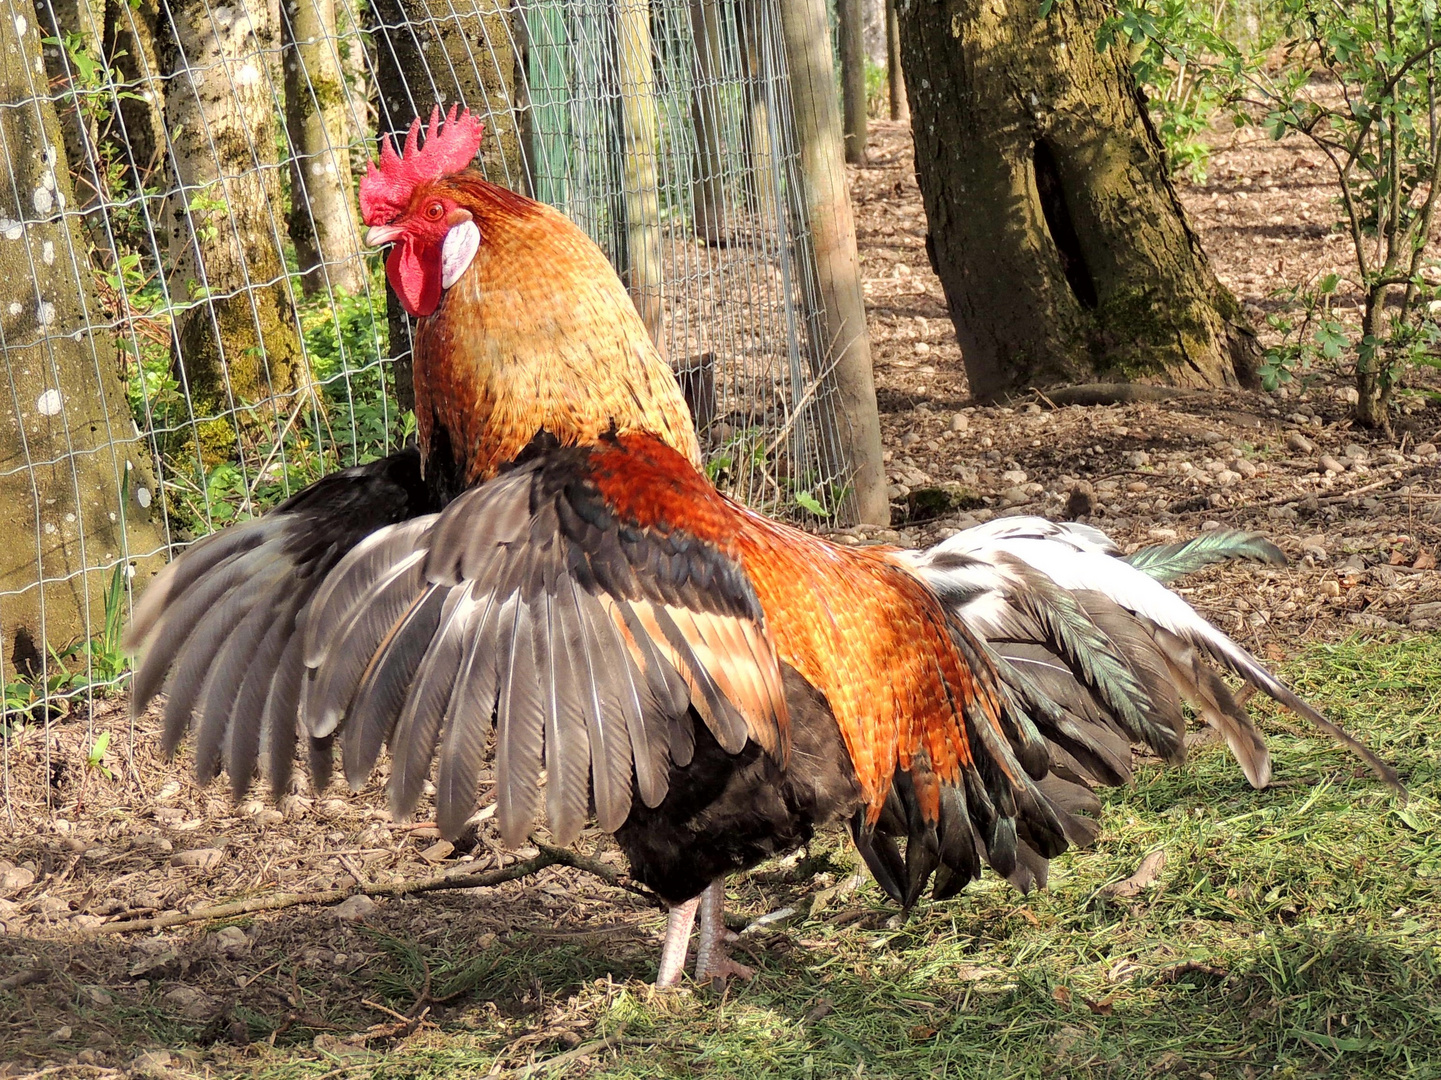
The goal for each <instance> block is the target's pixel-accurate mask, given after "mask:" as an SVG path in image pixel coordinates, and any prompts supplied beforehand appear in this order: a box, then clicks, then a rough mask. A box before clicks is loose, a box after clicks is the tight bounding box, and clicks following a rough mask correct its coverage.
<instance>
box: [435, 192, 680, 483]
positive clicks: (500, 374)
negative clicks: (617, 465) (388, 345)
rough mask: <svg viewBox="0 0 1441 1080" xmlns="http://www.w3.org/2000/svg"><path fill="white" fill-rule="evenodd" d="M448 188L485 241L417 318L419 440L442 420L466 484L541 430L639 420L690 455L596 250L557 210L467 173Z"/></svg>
mask: <svg viewBox="0 0 1441 1080" xmlns="http://www.w3.org/2000/svg"><path fill="white" fill-rule="evenodd" d="M444 188H445V191H446V193H447V194H449V195H450V196H451V197H452V198H454V199H455V200H456V201H457V202H458V203H459V204H460V205H462V206H464V207H465V208H466V209H468V210H470V211H471V213H472V214H473V215H474V217H475V222H476V224H477V225H478V226H479V228H480V236H481V243H480V249H479V251H478V252H477V253H476V256H475V260H474V262H472V263H471V266H470V268H469V269H468V270H467V271H466V272H465V273H464V274H463V275H462V276H461V278H460V280H459V281H457V282H456V283H455V284H454V285H453V286H452V287H451V288H450V289H449V291H448V292H447V293H446V294H445V296H444V298H443V299H442V300H441V304H440V307H439V308H438V309H437V310H436V312H435V314H434V315H432V316H430V317H429V318H426V319H422V320H421V322H420V324H419V327H418V329H417V333H416V341H415V413H416V422H417V428H418V433H419V437H420V441H421V447H422V449H423V450H425V449H428V447H429V445H430V439H431V433H432V430H433V427H434V425H436V424H440V425H441V426H443V427H444V428H445V429H446V431H447V432H448V434H449V435H450V441H451V445H452V447H453V449H454V452H455V454H456V457H457V459H458V462H457V463H458V465H459V466H460V471H461V475H462V476H463V478H464V480H465V482H466V483H472V484H473V483H478V482H480V481H483V480H486V479H489V478H490V477H492V476H494V475H495V474H496V473H497V472H498V471H499V470H500V468H501V467H502V466H504V465H506V464H507V463H509V462H511V461H513V460H515V458H516V457H517V456H518V455H519V454H520V452H521V451H522V450H524V449H525V447H526V446H527V445H529V444H530V442H531V440H532V439H534V438H535V436H536V435H537V434H538V433H540V432H541V431H545V432H548V433H549V434H550V435H552V436H554V437H555V438H556V439H558V440H559V441H560V442H561V443H562V444H564V445H578V444H588V443H593V442H595V441H597V440H598V439H599V438H600V437H601V436H602V435H604V434H605V433H606V432H608V431H611V430H615V431H617V432H622V433H624V432H630V431H637V432H647V433H649V434H652V435H654V436H656V437H657V438H659V439H661V440H662V441H663V442H665V443H667V444H668V445H670V446H671V447H673V448H674V449H675V450H677V451H678V452H680V453H681V454H683V455H685V456H686V457H688V458H689V459H690V460H691V462H692V463H693V464H695V465H696V466H697V467H699V465H700V447H699V445H698V443H697V441H696V435H695V427H694V425H693V423H692V421H691V417H690V411H689V409H688V408H687V407H686V403H685V399H684V398H683V397H682V396H681V392H680V387H679V385H678V384H677V383H676V380H675V377H674V375H673V374H672V372H671V369H670V365H669V364H668V363H666V361H665V358H664V357H663V356H662V355H661V352H660V350H659V349H658V348H657V347H656V346H655V344H654V343H653V342H652V341H651V339H650V335H649V334H648V333H647V332H646V328H645V324H644V323H643V322H642V321H641V318H640V315H639V314H638V313H637V312H636V310H635V305H634V304H633V303H632V302H631V299H630V296H629V295H628V294H627V293H626V291H625V287H624V286H623V285H622V284H621V281H620V279H619V278H618V277H617V276H616V273H615V271H614V269H612V267H611V265H610V263H609V262H608V261H607V260H606V258H605V256H604V254H602V252H601V250H600V249H599V248H598V247H596V245H595V244H594V243H593V242H592V241H591V240H590V239H589V238H588V237H587V236H586V235H585V234H584V233H583V232H581V230H580V229H579V228H578V227H577V226H576V225H575V224H574V223H573V222H572V221H570V220H569V219H568V218H566V217H565V216H564V215H563V214H561V213H560V212H558V211H556V210H554V209H552V208H550V207H548V206H545V205H543V204H541V203H536V202H533V201H531V200H530V199H526V198H524V197H523V196H520V195H516V194H515V193H513V192H510V191H507V190H506V189H504V188H500V187H496V186H495V185H493V184H489V183H487V182H485V181H483V180H481V179H479V178H478V177H476V176H474V175H473V174H469V173H464V174H461V175H459V176H455V177H451V178H450V179H449V180H447V181H445V182H444Z"/></svg>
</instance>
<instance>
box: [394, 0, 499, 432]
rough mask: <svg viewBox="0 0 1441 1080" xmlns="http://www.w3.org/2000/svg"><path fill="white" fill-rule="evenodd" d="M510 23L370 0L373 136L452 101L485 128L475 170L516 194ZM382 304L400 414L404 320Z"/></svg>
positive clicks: (484, 3) (404, 388)
mask: <svg viewBox="0 0 1441 1080" xmlns="http://www.w3.org/2000/svg"><path fill="white" fill-rule="evenodd" d="M512 17H514V12H513V11H512V9H511V6H510V5H508V4H507V3H505V0H374V2H373V3H372V4H371V7H370V32H371V35H372V38H373V40H374V43H375V45H374V48H375V72H376V96H377V101H376V104H377V107H378V111H379V117H380V121H379V128H380V134H381V135H382V136H384V135H386V134H389V133H393V134H395V135H396V136H397V137H399V136H403V135H404V133H405V132H406V131H407V130H408V129H409V128H410V125H411V123H412V122H413V121H414V120H415V119H416V118H417V117H420V118H422V119H423V120H425V121H426V122H428V121H429V119H430V112H431V110H432V109H433V108H435V107H436V106H437V105H439V106H441V107H442V108H448V107H449V106H450V105H451V104H454V103H456V102H459V103H461V104H462V105H464V106H465V107H467V108H469V109H470V111H471V112H473V113H475V114H476V115H477V116H479V117H481V118H482V119H483V120H484V121H485V125H486V127H485V138H484V140H483V141H482V142H481V144H480V163H481V167H482V168H483V169H484V170H485V173H486V175H487V176H489V177H490V179H492V180H494V181H495V182H497V183H500V184H504V185H505V186H506V187H510V188H518V189H523V188H524V187H525V169H524V166H523V162H522V159H521V149H520V132H519V130H518V129H517V127H516V125H515V122H514V118H513V114H512V111H511V109H510V102H511V101H512V100H513V87H514V86H515V83H516V65H517V64H518V63H522V62H523V61H524V58H523V57H521V56H518V55H517V54H516V50H515V48H514V42H515V40H516V35H515V34H514V33H513V31H512V28H511V25H510V20H511V19H512ZM437 46H438V47H437ZM377 152H378V151H377ZM387 297H388V298H387V316H388V318H387V322H388V323H389V330H390V336H389V341H390V356H391V359H392V360H393V362H394V364H393V367H392V372H393V374H394V377H395V393H396V397H397V399H398V402H399V404H400V407H401V408H402V409H409V408H412V407H414V405H415V395H414V390H413V384H412V381H411V370H412V368H411V344H412V343H411V326H410V320H409V318H408V316H407V315H406V314H405V311H404V310H403V309H402V308H401V306H400V303H399V301H398V300H396V298H395V293H394V292H393V291H390V292H388V294H387Z"/></svg>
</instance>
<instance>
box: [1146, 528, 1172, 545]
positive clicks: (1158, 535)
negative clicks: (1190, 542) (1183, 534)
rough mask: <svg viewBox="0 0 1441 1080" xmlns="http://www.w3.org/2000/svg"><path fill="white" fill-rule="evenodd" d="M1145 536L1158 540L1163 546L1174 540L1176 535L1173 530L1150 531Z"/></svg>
mask: <svg viewBox="0 0 1441 1080" xmlns="http://www.w3.org/2000/svg"><path fill="white" fill-rule="evenodd" d="M1146 535H1147V536H1148V537H1150V538H1151V539H1152V540H1159V541H1160V542H1161V543H1163V544H1169V543H1170V542H1171V541H1172V540H1175V539H1176V537H1177V535H1178V534H1177V532H1176V530H1175V529H1151V530H1149V531H1148V532H1147V533H1146Z"/></svg>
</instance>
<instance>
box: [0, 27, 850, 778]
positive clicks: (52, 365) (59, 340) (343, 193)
mask: <svg viewBox="0 0 1441 1080" xmlns="http://www.w3.org/2000/svg"><path fill="white" fill-rule="evenodd" d="M781 2H782V0H525V2H523V3H519V2H515V0H371V2H369V3H366V2H365V0H281V2H280V3H279V4H278V6H271V5H269V4H262V3H259V2H257V0H236V2H233V3H222V2H220V0H162V2H161V3H159V4H158V5H155V4H150V3H139V4H134V3H126V2H118V3H117V2H114V0H111V2H108V3H107V2H102V0H36V2H34V3H33V4H32V3H31V2H29V0H6V2H5V3H4V4H3V5H0V12H3V16H0V85H3V91H4V93H3V95H0V96H3V100H0V152H3V155H4V158H5V159H6V161H7V162H8V165H9V167H8V169H7V170H6V171H5V174H4V175H0V274H3V282H4V285H3V290H4V293H5V296H4V299H3V300H0V349H3V353H4V360H5V369H6V370H5V374H6V383H5V386H4V390H5V393H6V397H5V402H6V403H5V405H0V506H3V508H4V510H3V515H0V641H3V655H0V685H3V687H4V698H3V708H0V731H4V732H13V730H14V729H16V727H17V726H18V725H21V724H27V723H28V724H33V723H35V722H36V721H37V720H39V719H42V718H43V719H44V720H45V721H46V722H49V721H50V720H51V719H53V718H56V717H59V716H61V715H63V714H64V713H66V712H67V711H70V710H71V709H72V708H73V707H74V706H75V705H76V704H77V703H79V702H92V701H93V700H94V696H95V695H96V693H97V691H100V690H103V689H104V688H107V687H113V686H114V685H116V684H117V683H118V682H120V681H121V680H122V679H123V677H124V675H123V673H124V669H125V661H124V657H123V656H122V655H121V652H120V647H119V634H120V628H121V624H122V623H123V620H124V618H125V617H126V615H127V614H128V611H129V605H130V601H131V597H132V593H133V592H134V591H135V588H136V586H137V584H138V583H139V582H142V581H143V580H145V579H147V578H148V577H149V575H150V573H151V572H153V570H154V569H156V568H157V567H158V565H159V564H161V563H162V562H163V561H164V560H165V559H166V557H167V556H169V555H170V554H173V553H174V552H175V551H176V550H177V548H179V547H181V546H183V545H185V544H187V543H190V542H192V541H193V540H195V539H196V538H198V537H200V536H202V535H204V534H205V533H207V532H210V531H212V530H214V529H216V528H218V527H221V526H223V525H224V524H226V523H228V522H230V521H232V520H235V519H237V518H241V517H245V516H249V515H252V514H256V513H259V512H262V511H264V510H265V509H266V508H268V507H269V506H272V505H274V504H275V503H276V502H278V501H279V500H280V499H282V498H284V497H285V496H286V495H288V494H289V493H291V492H293V491H295V490H296V489H298V488H299V487H301V486H304V485H305V484H307V483H309V482H311V481H313V480H315V479H316V478H318V477H319V476H321V475H323V474H324V473H326V472H329V471H331V470H333V469H335V468H339V467H343V466H345V465H348V464H352V463H356V462H359V461H363V460H368V459H370V458H373V457H376V456H379V455H381V454H384V453H388V452H390V451H391V450H393V449H395V448H397V447H398V446H400V445H402V444H403V443H404V442H405V440H406V439H407V438H408V437H410V435H411V434H412V433H413V430H414V419H413V415H412V413H411V411H410V408H411V404H412V398H411V390H410V365H409V357H410V345H411V341H410V331H411V328H410V325H409V323H408V322H407V320H406V317H405V316H404V314H403V312H401V310H400V309H399V307H398V305H396V304H395V303H394V301H393V300H390V301H388V300H387V295H386V291H385V285H384V277H383V273H382V271H381V268H380V262H379V259H378V258H377V257H375V256H374V255H373V254H371V253H368V252H367V251H365V250H364V248H363V245H362V241H361V229H360V224H359V222H358V220H357V208H356V197H355V190H356V177H357V176H358V175H359V170H361V169H363V166H364V162H365V161H366V159H367V158H368V157H369V156H371V155H373V153H374V149H375V140H376V135H377V133H379V132H387V131H397V130H401V131H403V130H404V129H405V128H407V127H408V126H409V124H410V121H411V120H412V119H413V118H414V117H415V116H417V115H428V114H429V112H430V110H431V108H432V107H433V106H434V105H436V104H448V103H450V102H454V101H463V102H464V103H466V104H467V105H468V106H469V107H470V109H471V110H472V111H473V112H475V113H476V114H478V115H480V116H482V117H483V118H484V120H485V121H486V124H487V135H486V139H485V141H484V144H483V146H482V150H481V154H480V158H479V164H480V167H481V168H482V169H483V171H484V172H485V173H486V175H487V176H488V177H489V178H490V179H493V180H496V181H498V182H500V183H502V184H505V185H507V186H509V187H512V188H516V189H518V190H521V191H524V192H526V193H529V194H532V195H533V196H534V197H536V198H539V199H541V200H544V201H546V202H550V203H553V204H554V205H556V206H558V207H560V208H561V209H562V210H564V211H566V212H567V213H569V214H570V215H571V216H572V217H574V218H575V219H576V220H577V221H578V222H579V223H580V224H581V225H582V226H583V227H584V228H585V229H586V230H587V231H588V232H589V233H590V234H591V235H592V236H593V237H594V238H595V239H596V240H597V241H598V242H599V243H600V245H601V246H602V248H603V249H604V250H605V251H606V252H607V254H608V255H609V256H610V257H611V259H612V261H613V262H614V264H615V265H616V267H617V268H618V269H619V270H620V271H621V273H622V275H623V277H624V279H625V280H626V282H627V284H628V287H629V288H630V290H631V294H632V296H633V297H634V298H635V300H636V303H637V306H638V308H639V309H640V311H641V312H642V314H643V316H644V317H645V319H646V322H647V325H648V326H649V328H650V329H651V331H652V334H653V335H654V336H655V338H656V339H657V341H658V342H660V343H661V344H662V345H663V346H664V348H665V350H666V351H667V354H668V355H669V357H670V358H671V360H672V363H673V365H674V367H675V369H676V371H677V375H678V378H679V379H680V381H681V384H682V387H683V389H684V390H685V392H686V395H687V398H688V399H689V400H690V402H691V404H692V408H693V411H694V413H695V415H696V420H697V426H698V428H699V429H700V432H701V434H702V439H703V444H704V445H705V447H706V450H707V454H708V464H707V468H708V471H709V472H710V473H711V475H712V476H713V478H714V479H715V480H716V481H717V483H718V484H720V486H722V487H723V488H725V489H727V490H729V491H731V492H733V493H735V494H736V495H737V496H739V497H740V498H742V499H745V500H746V501H748V502H751V503H752V504H754V505H758V506H761V507H763V508H764V509H766V510H768V511H770V512H772V513H777V514H783V515H787V514H788V515H799V514H803V513H811V514H819V515H822V516H824V515H828V514H831V513H832V512H834V511H835V510H836V509H837V508H838V507H840V506H841V505H842V503H843V502H844V500H845V497H846V487H845V486H846V475H847V473H846V468H845V463H844V461H843V460H842V454H841V451H840V449H839V446H840V443H839V441H838V440H837V438H836V430H837V427H836V425H837V423H838V420H837V417H836V410H835V408H834V404H833V401H832V397H833V395H832V391H831V388H830V387H829V384H828V381H827V371H826V366H825V365H826V363H827V352H828V350H827V347H826V346H827V343H826V342H825V341H824V340H822V338H823V333H822V332H821V330H820V321H819V304H818V302H817V299H816V294H815V287H814V277H813V267H812V264H811V258H812V255H811V250H810V247H809V241H808V228H807V223H806V222H805V221H804V220H803V210H802V205H803V204H802V202H801V200H800V199H799V197H798V194H797V192H798V178H797V153H796V136H795V132H794V125H793V121H792V107H791V100H790V96H789V89H788V82H787V76H786V64H785V55H784V49H783V47H782V37H781V30H780V24H779V4H780V3H781ZM67 699H68V700H67ZM0 741H3V742H5V745H6V748H7V749H6V753H7V755H8V746H9V742H8V740H5V739H0ZM8 777H9V772H8V756H7V771H6V781H7V785H8ZM7 797H8V786H7Z"/></svg>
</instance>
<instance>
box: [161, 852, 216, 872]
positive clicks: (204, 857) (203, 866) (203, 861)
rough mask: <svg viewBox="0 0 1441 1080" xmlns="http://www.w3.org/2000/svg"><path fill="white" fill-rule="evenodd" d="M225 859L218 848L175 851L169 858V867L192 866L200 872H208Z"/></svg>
mask: <svg viewBox="0 0 1441 1080" xmlns="http://www.w3.org/2000/svg"><path fill="white" fill-rule="evenodd" d="M224 858H225V852H223V851H221V850H220V849H219V848H190V849H189V850H187V851H177V852H176V853H175V854H174V855H172V856H171V857H170V865H171V866H194V867H196V868H198V869H200V870H210V869H212V868H214V867H216V866H219V865H220V862H221V860H222V859H224Z"/></svg>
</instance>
